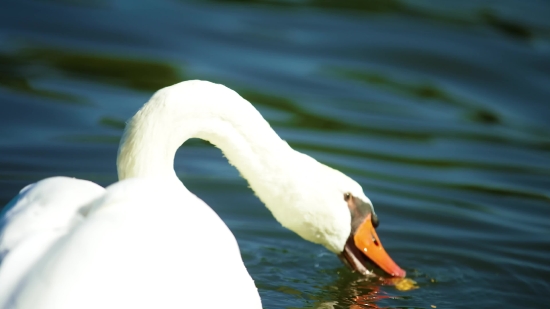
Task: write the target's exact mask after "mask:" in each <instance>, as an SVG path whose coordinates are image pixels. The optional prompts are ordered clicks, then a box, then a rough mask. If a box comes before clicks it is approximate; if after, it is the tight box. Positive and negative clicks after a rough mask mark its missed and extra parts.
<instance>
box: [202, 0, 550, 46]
mask: <svg viewBox="0 0 550 309" xmlns="http://www.w3.org/2000/svg"><path fill="white" fill-rule="evenodd" d="M211 1H215V2H220V3H227V2H233V3H241V4H256V5H267V6H274V7H277V8H287V9H288V8H305V7H307V8H319V9H324V10H344V11H350V12H354V13H356V12H364V13H371V14H373V13H374V14H398V15H403V16H409V17H414V18H420V19H425V20H429V21H431V22H441V23H447V24H452V25H460V26H481V25H488V26H490V27H493V28H494V29H495V30H497V31H500V32H501V33H503V34H505V35H508V36H510V37H513V38H517V39H522V40H529V39H532V38H533V37H534V33H535V32H536V33H537V34H539V35H544V36H546V37H548V36H549V35H550V31H549V29H540V28H539V29H537V28H536V27H534V26H533V29H530V28H529V26H527V25H526V24H522V23H520V22H518V21H513V20H507V19H505V18H503V17H500V16H499V15H498V14H496V13H495V12H494V11H492V10H491V9H490V8H488V7H483V6H481V7H480V8H477V10H474V11H473V12H462V13H460V11H459V12H458V13H457V12H456V11H455V12H452V11H447V12H443V11H438V10H431V9H430V8H429V7H427V6H422V5H421V4H420V5H419V4H416V5H415V3H414V2H410V1H400V0H370V1H361V0H348V1H332V0H309V1H287V0H229V1H227V0H211ZM457 11H458V10H457Z"/></svg>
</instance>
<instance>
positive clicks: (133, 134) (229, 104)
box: [117, 81, 293, 202]
mask: <svg viewBox="0 0 550 309" xmlns="http://www.w3.org/2000/svg"><path fill="white" fill-rule="evenodd" d="M193 137H197V138H201V139H204V140H207V141H209V142H210V143H212V144H214V145H215V146H216V147H218V148H220V149H221V150H222V152H223V154H224V155H225V156H226V157H227V159H228V160H229V162H230V163H231V164H232V165H234V166H235V167H236V168H237V169H238V170H239V172H240V173H241V174H242V175H243V177H244V178H246V179H247V180H248V181H249V183H250V185H251V187H252V189H253V190H254V191H256V193H257V194H258V195H261V194H260V192H259V191H263V189H266V186H267V184H269V183H271V184H273V179H270V178H271V177H272V176H273V175H276V174H278V173H279V172H280V169H281V168H283V166H284V165H285V163H284V162H288V161H287V160H286V159H288V156H289V155H290V154H291V153H292V152H293V150H292V149H291V148H290V147H289V146H288V145H287V143H286V142H284V141H283V140H281V139H280V138H279V136H278V135H277V134H276V133H275V132H274V131H273V130H272V129H271V127H270V126H269V124H268V123H267V122H266V121H265V120H264V119H263V118H262V116H261V115H260V113H259V112H258V111H257V110H256V109H255V108H254V107H253V106H252V105H251V104H250V103H249V102H248V101H246V100H245V99H243V98H242V97H240V96H239V95H238V94H237V93H236V92H234V91H232V90H230V89H228V88H226V87H224V86H222V85H217V84H212V83H209V82H202V81H190V82H183V83H180V84H177V85H174V86H171V87H168V88H165V89H162V90H160V91H159V92H157V93H156V94H155V95H154V96H153V97H152V98H151V100H150V101H149V102H148V103H147V104H145V105H144V106H143V108H142V109H141V110H140V111H139V112H138V113H137V114H136V115H135V116H134V117H133V118H132V119H131V120H130V122H129V123H128V125H127V127H126V131H125V133H124V137H123V139H122V141H121V145H120V149H119V155H118V160H117V167H118V174H119V179H121V180H122V179H126V178H132V177H171V178H174V179H175V177H176V174H175V172H174V168H173V165H174V156H175V154H176V151H177V149H178V148H179V147H180V146H181V144H183V143H184V142H185V141H186V140H187V139H189V138H193ZM264 202H265V201H264Z"/></svg>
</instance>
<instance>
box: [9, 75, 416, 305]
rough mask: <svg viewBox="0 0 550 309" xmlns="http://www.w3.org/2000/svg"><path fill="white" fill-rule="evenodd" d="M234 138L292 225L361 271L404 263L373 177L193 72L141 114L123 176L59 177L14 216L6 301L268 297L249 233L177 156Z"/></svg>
mask: <svg viewBox="0 0 550 309" xmlns="http://www.w3.org/2000/svg"><path fill="white" fill-rule="evenodd" d="M193 137H196V138H201V139H204V140H207V141H209V142H210V143H212V144H214V145H215V146H216V147H218V148H220V149H221V150H222V152H223V154H224V155H225V156H226V157H227V159H228V161H229V162H230V163H231V164H232V165H234V166H235V167H236V168H237V169H238V171H239V172H240V174H241V175H242V176H243V177H244V178H245V179H246V180H247V181H248V183H249V185H250V187H251V188H252V190H253V191H254V193H255V194H256V195H257V196H258V198H259V199H260V200H261V201H262V202H263V203H264V204H265V205H266V207H267V208H268V209H269V210H270V211H271V213H272V214H273V216H274V217H275V218H276V219H277V220H278V221H279V222H280V223H281V224H282V225H283V226H284V227H286V228H288V229H290V230H292V231H294V232H295V233H297V234H298V235H300V236H301V237H302V238H304V239H306V240H308V241H311V242H314V243H316V244H321V245H323V246H325V247H326V248H327V249H328V250H330V251H331V252H334V253H335V254H337V255H338V256H339V257H340V259H341V260H342V261H343V262H344V263H345V264H346V265H347V266H348V267H350V268H351V269H352V270H354V271H358V272H360V273H363V274H365V275H368V274H369V273H370V270H369V267H370V266H368V265H371V264H369V263H368V261H369V260H370V261H372V262H374V263H375V264H376V265H378V266H379V267H380V268H382V269H383V270H384V271H386V272H387V273H388V274H390V275H392V276H397V277H404V276H405V271H403V270H402V269H401V268H399V266H397V264H396V263H395V262H393V260H392V259H391V258H390V257H389V255H388V254H387V253H386V251H385V250H384V249H383V247H382V244H381V242H380V239H379V238H378V236H377V234H376V232H375V227H376V226H377V225H378V217H377V215H376V214H375V212H374V208H373V206H372V203H371V201H370V200H369V199H368V198H367V196H365V194H364V193H363V190H362V188H361V186H360V185H359V184H358V183H357V182H355V181H354V180H352V179H351V178H349V177H348V176H346V175H344V174H343V173H341V172H339V171H337V170H335V169H332V168H330V167H327V166H326V165H323V164H321V163H319V162H317V161H316V160H315V159H313V158H311V157H310V156H307V155H305V154H302V153H300V152H297V151H295V150H293V149H292V148H291V147H290V146H289V145H288V144H287V143H286V142H285V141H283V140H282V139H281V138H280V137H279V136H278V135H277V134H276V133H275V131H273V129H272V128H271V127H270V125H269V124H268V123H267V121H266V120H264V118H263V117H262V116H261V115H260V113H259V112H258V111H257V110H256V109H255V108H254V107H253V106H252V105H251V104H250V103H249V102H248V101H246V100H245V99H243V98H242V97H241V96H240V95H238V94H237V93H236V92H235V91H233V90H231V89H229V88H227V87H225V86H223V85H219V84H214V83H210V82H206V81H185V82H181V83H179V84H176V85H173V86H170V87H167V88H164V89H161V90H159V91H158V92H156V93H155V94H154V95H153V97H152V98H151V99H150V100H149V102H147V103H146V104H145V105H144V106H143V107H142V108H141V109H140V110H139V111H138V112H137V113H136V114H135V115H134V116H133V117H132V119H131V120H130V121H129V122H128V123H127V126H126V129H125V131H124V134H123V137H122V139H121V142H120V146H119V152H118V158H117V169H118V175H119V181H118V182H117V183H115V184H112V185H110V186H108V187H107V188H103V187H101V186H99V185H97V184H95V183H93V182H90V181H86V180H81V179H74V178H67V177H52V178H47V179H44V180H41V181H39V182H37V183H34V184H31V185H29V186H27V187H25V188H23V189H22V190H21V192H20V193H19V195H17V196H16V197H15V198H14V199H13V200H11V201H10V202H9V203H8V205H6V207H5V208H4V211H3V213H2V216H1V218H0V263H1V264H0V308H3V309H8V308H10V309H11V308H19V309H22V308H32V309H49V308H52V309H53V308H55V309H68V308H71V309H73V308H198V307H201V308H202V307H224V308H255V309H258V308H262V304H261V300H260V296H259V294H258V290H257V288H256V286H255V284H254V281H253V279H252V278H251V277H250V275H249V274H248V272H247V270H246V268H245V265H244V264H243V261H242V258H241V255H240V251H239V247H238V245H237V242H236V240H235V237H234V236H233V234H232V233H231V231H230V230H229V229H228V227H227V226H226V225H225V224H224V223H223V221H222V220H221V219H220V218H219V217H218V215H217V214H216V213H215V212H214V211H213V210H212V209H211V208H210V207H209V206H208V205H206V204H205V203H204V202H203V201H202V200H201V199H199V198H198V197H196V196H195V195H194V194H193V193H191V192H190V191H189V190H187V188H186V187H185V185H184V184H183V183H182V182H181V181H180V180H179V179H178V177H177V176H176V173H175V171H174V168H173V162H174V156H175V153H176V151H177V149H178V148H179V147H180V146H181V145H182V144H183V143H184V142H185V141H186V140H187V139H189V138H193Z"/></svg>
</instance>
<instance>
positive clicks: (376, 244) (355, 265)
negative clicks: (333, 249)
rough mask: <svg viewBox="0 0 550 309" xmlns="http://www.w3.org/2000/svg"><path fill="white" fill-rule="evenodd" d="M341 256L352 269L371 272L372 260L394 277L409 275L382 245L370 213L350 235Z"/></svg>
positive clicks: (366, 272) (364, 272)
mask: <svg viewBox="0 0 550 309" xmlns="http://www.w3.org/2000/svg"><path fill="white" fill-rule="evenodd" d="M340 257H341V259H342V260H343V261H344V263H345V264H347V265H348V266H349V267H350V268H351V269H352V270H354V271H358V272H360V273H363V274H368V273H370V271H369V270H368V269H367V265H368V263H369V262H372V263H374V264H376V265H377V266H378V267H380V268H381V269H382V270H384V271H385V272H386V273H388V274H389V275H391V276H393V277H405V276H406V275H407V273H406V271H405V270H403V269H402V268H401V267H399V266H398V265H397V264H396V263H395V262H394V261H393V260H392V258H391V257H390V256H389V255H388V253H386V250H384V247H382V243H381V242H380V239H379V238H378V235H377V234H376V231H375V230H374V226H373V224H372V221H371V215H370V214H369V215H368V216H367V217H366V218H365V220H364V221H363V222H362V223H361V224H360V226H359V227H358V228H357V230H356V231H355V233H352V235H350V238H349V239H348V242H347V243H346V246H345V247H344V251H343V252H342V254H341V255H340Z"/></svg>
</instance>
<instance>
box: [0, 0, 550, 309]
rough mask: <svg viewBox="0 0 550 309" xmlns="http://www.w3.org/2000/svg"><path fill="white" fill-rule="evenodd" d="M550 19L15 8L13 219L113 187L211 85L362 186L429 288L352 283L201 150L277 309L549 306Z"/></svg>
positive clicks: (181, 168) (380, 8)
mask: <svg viewBox="0 0 550 309" xmlns="http://www.w3.org/2000/svg"><path fill="white" fill-rule="evenodd" d="M549 16H550V4H548V2H545V1H542V0H538V1H535V0H531V1H520V0H507V1H499V2H494V1H488V0H487V1H458V0H457V1H438V2H433V1H430V2H429V1H416V2H414V3H413V2H408V1H397V0H392V1H390V0H387V1H379V0H376V1H374V0H373V1H329V0H316V1H313V0H312V1H276V0H265V1H177V0H173V1H170V0H163V1H152V0H150V1H147V0H140V1H122V0H121V1H114V0H113V1H111V0H94V1H85V0H58V1H53V0H50V1H46V0H43V1H38V0H36V1H30V0H17V1H16V0H5V1H2V3H0V107H1V109H0V205H5V204H6V203H7V201H8V200H10V199H11V197H13V196H14V195H15V194H17V192H18V191H19V190H20V189H21V188H22V187H24V186H25V185H26V184H28V183H31V182H34V181H37V180H39V179H41V178H44V177H48V176H54V175H66V176H74V177H80V178H85V179H90V180H92V181H96V182H98V183H99V184H101V185H109V184H110V183H113V182H115V181H116V179H117V177H116V167H115V158H116V150H117V143H118V140H119V138H120V135H121V133H122V129H123V127H124V121H125V120H126V119H128V118H129V117H131V116H132V115H133V113H134V112H135V111H136V110H137V109H138V108H139V107H140V106H141V105H142V104H143V103H144V102H146V101H147V99H148V98H149V97H150V96H151V95H152V93H153V92H154V91H155V90H157V89H159V88H161V87H164V86H167V85H171V84H173V83H176V82H179V81H181V80H186V79H195V78H199V79H207V80H212V81H216V82H221V83H224V84H226V85H227V86H229V87H231V88H233V89H235V90H237V91H238V92H239V93H240V94H241V95H243V96H244V97H245V98H247V99H248V100H250V101H251V102H252V103H253V104H254V105H255V106H256V107H257V108H258V109H259V110H260V112H261V113H262V115H263V116H264V117H265V118H266V119H267V120H268V121H269V123H270V124H271V125H272V126H273V128H274V129H275V130H276V131H277V132H278V133H279V134H280V135H281V136H282V137H283V138H284V139H285V140H287V141H288V143H289V144H290V145H291V146H292V147H294V148H295V149H298V150H300V151H302V152H305V153H307V154H309V155H311V156H313V157H315V158H316V159H318V160H319V161H321V162H323V163H325V164H327V165H329V166H332V167H335V168H337V169H340V170H342V171H343V172H345V173H347V174H348V175H350V176H352V177H353V178H354V179H356V180H357V181H358V182H359V183H360V184H361V185H362V186H363V188H364V190H365V193H366V194H367V196H369V197H370V199H371V200H372V201H373V202H374V205H375V207H376V210H377V213H378V214H379V216H380V218H381V225H380V227H379V228H378V233H379V235H380V237H381V239H382V241H383V243H384V246H385V247H386V249H387V251H388V252H389V253H390V254H391V256H392V257H393V258H394V260H396V262H397V263H398V264H399V265H400V266H402V267H403V268H404V269H406V270H407V273H408V276H409V277H410V278H412V279H413V280H415V281H416V282H417V283H418V287H419V288H417V289H414V290H409V291H399V290H398V289H396V288H395V286H394V285H393V283H392V282H391V281H390V280H387V279H388V278H386V277H384V276H383V277H381V278H374V279H365V278H362V277H361V276H359V275H357V274H353V273H351V272H350V271H348V270H347V269H346V268H345V267H344V266H343V265H342V264H341V263H340V261H339V260H338V259H337V258H336V256H334V255H333V254H331V253H329V252H327V250H325V249H324V248H322V247H320V246H318V245H314V244H310V243H307V242H306V241H304V240H302V239H300V238H299V237H298V236H296V235H294V234H293V233H292V232H290V231H288V230H286V229H284V228H282V227H281V226H280V224H279V223H277V222H276V221H275V220H274V219H273V217H272V216H271V214H270V213H269V211H268V210H267V209H265V207H264V206H263V205H262V204H261V203H260V201H259V200H258V199H257V198H256V197H255V196H254V195H253V194H252V193H251V191H250V189H248V188H247V184H246V182H245V181H244V180H243V179H241V178H240V177H239V175H238V173H237V171H236V170H235V169H234V168H233V167H231V166H230V165H229V164H228V163H227V162H226V160H225V159H224V158H223V157H222V155H221V153H220V151H219V150H217V149H215V148H214V147H212V146H211V145H209V144H208V143H204V142H200V141H190V142H189V143H187V144H186V145H185V146H184V147H183V148H182V149H181V150H180V151H179V152H178V155H177V157H176V162H175V168H176V170H177V172H178V175H179V176H180V177H181V179H182V180H183V181H184V182H185V184H186V185H187V186H188V188H190V189H191V190H192V191H193V192H195V193H196V194H197V195H198V196H199V197H201V198H203V199H204V200H205V201H206V202H207V203H208V204H209V205H211V206H212V208H213V209H214V210H215V211H216V212H217V213H218V214H219V215H220V216H221V217H222V218H223V219H224V221H225V222H226V223H227V224H228V226H229V227H230V228H231V230H232V231H233V233H234V234H235V235H236V237H237V239H238V241H239V245H240V248H241V252H242V255H243V258H244V261H245V263H246V265H247V267H248V269H249V271H250V273H251V275H252V277H253V278H254V279H255V281H256V283H257V286H258V288H259V290H260V294H261V296H262V299H263V304H264V307H265V308H353V309H358V308H377V307H384V308H386V307H387V308H432V305H433V306H437V308H471V307H477V308H499V307H505V308H514V307H517V308H546V307H547V306H548V303H549V301H550V297H549V296H548V295H549V292H550V283H549V282H548V278H550V264H549V263H548V259H549V257H550V237H549V235H550V233H549V232H550V220H549V214H550V189H549V188H550V121H549V120H550V104H548V103H549V98H550V18H548V17H549ZM223 288H224V287H223V286H216V284H215V278H213V285H212V295H213V297H215V295H216V289H223ZM213 301H216V302H217V301H218V300H214V299H209V300H205V306H206V307H207V305H208V304H212V302H213ZM212 306H217V305H214V304H212Z"/></svg>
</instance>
